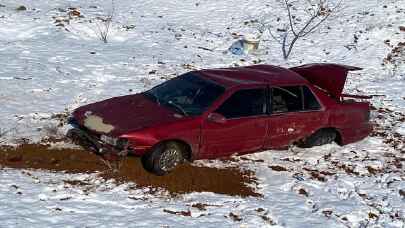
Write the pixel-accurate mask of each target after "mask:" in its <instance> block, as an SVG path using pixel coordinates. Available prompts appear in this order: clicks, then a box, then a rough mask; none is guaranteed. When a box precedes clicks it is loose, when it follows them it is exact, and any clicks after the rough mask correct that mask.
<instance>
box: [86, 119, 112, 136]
mask: <svg viewBox="0 0 405 228" xmlns="http://www.w3.org/2000/svg"><path fill="white" fill-rule="evenodd" d="M84 126H85V127H87V128H89V129H90V130H94V131H97V132H103V133H109V132H111V131H112V130H114V126H113V125H110V124H106V123H104V122H103V119H102V118H101V117H99V116H97V115H89V116H87V118H86V119H85V120H84Z"/></svg>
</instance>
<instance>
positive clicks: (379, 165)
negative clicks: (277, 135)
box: [0, 0, 405, 227]
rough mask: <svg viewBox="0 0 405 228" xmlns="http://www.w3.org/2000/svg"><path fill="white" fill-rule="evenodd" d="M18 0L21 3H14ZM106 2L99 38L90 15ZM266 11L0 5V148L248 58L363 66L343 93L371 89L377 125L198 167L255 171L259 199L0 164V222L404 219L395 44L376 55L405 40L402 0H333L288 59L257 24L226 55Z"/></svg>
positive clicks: (243, 3) (226, 4)
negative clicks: (347, 138)
mask: <svg viewBox="0 0 405 228" xmlns="http://www.w3.org/2000/svg"><path fill="white" fill-rule="evenodd" d="M21 5H24V6H25V7H26V8H27V9H26V10H16V9H17V8H18V7H19V6H21ZM112 8H114V10H113V12H114V16H113V20H112V24H111V33H110V35H109V37H108V43H104V42H102V41H101V40H100V39H99V37H98V36H97V29H98V28H97V24H98V25H99V26H102V24H101V23H100V22H96V21H97V17H105V16H106V15H108V13H109V12H112ZM69 15H70V16H69ZM298 16H301V14H299V13H298ZM277 17H281V18H282V20H281V22H282V21H283V20H284V19H285V18H286V17H285V10H284V9H283V5H282V4H281V2H280V1H278V0H268V1H263V0H251V1H247V0H238V1H236V0H227V1H218V0H216V1H214V0H190V1H180V0H174V1H162V0H156V1H128V0H117V1H115V2H114V7H112V6H111V2H109V1H84V0H76V1H62V0H52V1H50V0H48V1H46V0H44V1H11V0H5V1H4V0H3V1H1V2H0V143H2V144H16V143H21V142H27V141H29V142H38V141H40V140H42V139H44V138H46V137H49V136H54V135H59V136H60V135H61V134H62V132H63V131H62V130H63V129H62V127H60V126H59V124H60V121H59V119H60V117H61V116H63V114H66V113H69V111H71V110H72V109H74V108H75V107H78V106H80V105H83V104H86V103H90V102H93V101H97V100H101V99H104V98H108V97H112V96H118V95H124V94H129V93H137V92H139V91H143V90H145V89H147V88H150V87H152V86H153V85H156V84H158V83H160V82H162V81H164V80H166V79H168V78H171V77H174V76H176V75H178V74H181V73H183V72H187V71H189V70H190V69H199V68H211V67H223V66H234V65H249V64H253V63H258V62H262V63H268V64H274V65H282V66H295V65H299V64H304V63H311V62H334V63H343V64H348V65H354V66H359V67H362V68H364V70H363V71H359V72H356V73H353V74H352V75H351V76H350V78H349V81H348V83H347V86H346V89H347V91H348V92H351V93H355V94H368V95H378V96H375V97H374V98H373V99H372V103H373V106H374V107H375V108H376V111H374V112H373V115H372V117H373V120H374V121H376V122H377V123H378V127H377V131H376V133H375V134H374V135H373V136H370V137H369V138H367V139H365V140H363V141H361V142H359V143H355V144H351V145H347V146H344V147H339V146H336V145H328V146H323V147H318V148H312V149H297V148H293V149H292V150H290V151H279V152H274V151H271V152H268V151H267V152H262V153H258V154H254V155H248V156H245V157H244V158H245V159H241V160H240V159H237V160H238V161H232V162H219V161H214V162H212V161H211V162H210V161H199V162H197V165H204V166H220V167H227V166H235V165H238V166H240V167H242V168H245V169H250V170H254V171H255V172H256V175H257V178H258V180H259V186H258V189H257V191H258V192H259V193H261V194H262V195H263V197H248V198H241V197H234V196H226V195H220V194H214V193H209V192H204V193H197V192H196V193H191V194H185V195H182V196H178V197H174V198H173V197H169V196H167V195H165V194H150V193H147V191H145V189H132V188H128V186H127V185H120V186H116V185H114V183H110V182H107V183H105V182H100V181H99V180H98V179H97V178H93V179H91V178H90V179H91V180H92V181H94V186H95V188H93V189H91V191H90V192H88V191H84V190H83V189H82V188H80V187H72V186H70V187H69V186H66V184H65V183H64V182H63V180H65V179H69V178H71V179H83V178H89V176H88V175H84V174H83V175H68V174H62V173H50V172H46V171H29V175H28V174H27V171H23V170H15V169H8V168H3V169H1V170H0V221H1V223H0V227H23V226H29V227H95V226H97V227H128V226H129V227H135V226H142V227H152V226H159V227H178V226H201V227H218V226H222V227H267V226H279V227H326V226H329V227H368V226H371V227H373V226H375V227H404V226H405V196H404V195H405V174H404V165H405V148H404V139H405V123H404V121H405V91H404V88H405V56H404V55H403V53H405V51H404V50H403V49H402V55H399V57H393V58H391V59H390V61H385V62H384V59H386V58H387V56H388V55H389V54H390V53H391V52H392V50H394V49H395V48H396V47H399V49H400V48H401V47H402V48H405V47H404V46H401V44H400V42H405V32H404V31H401V29H400V26H405V1H404V0H353V1H344V3H343V7H342V8H341V9H340V10H339V12H338V13H337V15H336V16H335V17H333V18H331V19H330V20H329V21H328V22H327V25H325V26H324V27H323V28H322V29H321V30H320V31H319V32H317V33H314V34H311V35H310V36H308V37H306V38H304V39H302V40H300V41H298V43H297V46H296V48H295V49H294V50H293V53H292V56H291V58H290V59H289V60H288V61H285V60H283V59H282V55H281V49H280V47H279V44H278V43H277V42H275V41H273V40H272V39H271V37H270V36H269V35H268V34H267V33H265V34H264V35H263V37H262V41H261V43H260V48H259V50H258V51H257V52H256V53H251V54H249V55H242V56H236V55H232V54H231V53H229V52H228V51H227V49H228V47H229V46H230V45H231V44H232V43H233V42H234V41H235V36H236V35H237V34H241V35H246V34H248V33H249V34H250V33H254V32H255V29H254V26H251V24H250V23H249V21H251V20H252V19H259V20H265V19H266V20H267V21H270V22H271V23H272V25H273V26H274V28H282V26H281V25H279V24H278V23H281V22H277V20H276V19H277ZM66 146H69V145H66ZM259 161H260V162H259ZM280 167H281V168H280ZM0 168H1V167H0ZM90 177H91V175H90ZM135 184H136V183H135ZM197 203H200V204H204V205H206V206H204V207H203V208H198V207H194V206H193V205H195V204H197ZM176 212H177V213H176Z"/></svg>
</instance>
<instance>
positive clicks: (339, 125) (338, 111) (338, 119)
mask: <svg viewBox="0 0 405 228" xmlns="http://www.w3.org/2000/svg"><path fill="white" fill-rule="evenodd" d="M369 109H370V107H369V103H368V102H353V103H339V104H337V105H335V106H334V107H332V108H331V109H330V125H331V126H333V127H335V128H336V129H338V131H339V132H340V135H341V142H340V143H341V144H342V145H344V144H348V143H352V142H355V141H358V140H361V139H363V138H365V137H367V136H368V135H369V134H370V132H371V130H372V126H371V123H370V122H369V120H368V117H367V115H368V112H369Z"/></svg>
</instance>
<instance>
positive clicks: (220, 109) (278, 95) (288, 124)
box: [68, 64, 372, 175]
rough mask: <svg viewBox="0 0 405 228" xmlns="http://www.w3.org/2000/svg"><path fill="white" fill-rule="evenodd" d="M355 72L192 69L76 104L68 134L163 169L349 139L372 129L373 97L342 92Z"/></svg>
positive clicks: (314, 67) (330, 67) (338, 68)
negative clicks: (138, 90) (125, 92)
mask: <svg viewBox="0 0 405 228" xmlns="http://www.w3.org/2000/svg"><path fill="white" fill-rule="evenodd" d="M352 70H360V68H357V67H350V66H345V65H337V64H308V65H303V66H299V67H293V68H290V69H286V68H282V67H277V66H271V65H254V66H248V67H237V68H222V69H207V70H199V71H192V72H189V73H186V74H183V75H180V76H178V77H176V78H174V79H171V80H168V81H166V82H164V83H162V84H160V85H158V86H156V87H154V88H152V89H150V90H148V91H146V92H143V93H139V94H134V95H127V96H122V97H114V98H111V99H108V100H104V101H100V102H97V103H93V104H88V105H85V106H82V107H80V108H78V109H76V110H75V111H74V112H73V115H72V119H71V121H70V123H71V124H72V125H73V126H74V128H72V129H71V130H70V131H69V133H68V135H69V136H70V137H73V138H75V139H80V140H81V141H82V142H85V144H86V145H87V146H89V147H90V148H92V149H94V150H95V151H96V152H97V153H100V154H104V155H107V154H109V155H126V154H128V153H130V154H134V155H137V156H142V161H143V165H144V167H145V169H146V170H148V171H150V172H153V173H155V174H157V175H164V174H166V173H167V172H170V171H171V170H172V169H174V168H175V166H176V165H178V164H179V163H181V162H183V161H184V160H188V161H193V160H196V159H214V158H218V157H224V156H230V155H234V154H238V155H241V154H247V153H253V152H257V151H263V150H268V149H285V148H287V147H288V146H289V145H293V144H296V145H298V146H302V147H312V146H318V145H323V144H327V143H331V142H336V143H337V144H339V145H344V144H348V143H352V142H355V141H358V140H361V139H363V138H365V137H366V136H367V135H368V134H369V133H370V132H371V130H372V127H371V124H370V122H369V116H370V106H369V103H368V102H364V101H363V100H364V99H367V98H368V97H365V96H355V95H345V94H342V90H343V87H344V84H345V81H346V77H347V73H348V71H352ZM356 98H360V99H361V100H362V101H356V100H358V99H356ZM355 99H356V100H355Z"/></svg>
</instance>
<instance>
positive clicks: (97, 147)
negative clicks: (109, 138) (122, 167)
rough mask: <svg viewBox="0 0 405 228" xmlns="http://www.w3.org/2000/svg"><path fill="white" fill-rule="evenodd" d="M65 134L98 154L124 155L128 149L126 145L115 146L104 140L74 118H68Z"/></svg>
mask: <svg viewBox="0 0 405 228" xmlns="http://www.w3.org/2000/svg"><path fill="white" fill-rule="evenodd" d="M67 128H68V129H67V131H66V136H67V137H68V138H69V139H71V140H72V141H73V142H74V143H75V144H78V145H80V146H82V147H84V148H85V149H88V150H91V151H93V152H96V153H98V154H114V155H118V156H126V155H127V154H128V151H129V147H128V145H123V146H121V147H116V146H113V145H111V144H108V143H107V142H104V141H103V140H101V139H102V135H100V134H96V133H93V132H91V131H89V130H87V129H86V128H84V127H82V126H81V125H79V124H78V123H77V121H76V120H75V119H74V118H69V121H68V127H67Z"/></svg>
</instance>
